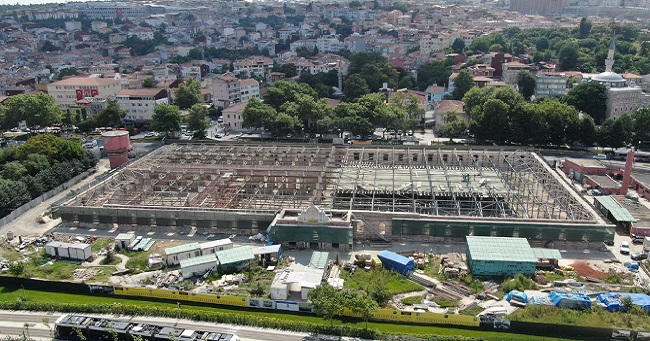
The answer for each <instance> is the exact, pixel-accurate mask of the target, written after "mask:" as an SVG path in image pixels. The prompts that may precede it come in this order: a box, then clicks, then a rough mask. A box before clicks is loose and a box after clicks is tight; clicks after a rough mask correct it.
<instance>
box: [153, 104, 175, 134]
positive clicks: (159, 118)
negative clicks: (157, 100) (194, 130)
mask: <svg viewBox="0 0 650 341" xmlns="http://www.w3.org/2000/svg"><path fill="white" fill-rule="evenodd" d="M151 119H152V121H153V122H152V123H151V129H152V130H154V131H160V132H165V133H167V134H169V133H172V132H174V131H178V130H179V129H181V123H180V122H181V111H180V109H179V108H178V107H177V106H175V105H171V104H159V105H156V108H155V109H154V113H153V116H152V117H151Z"/></svg>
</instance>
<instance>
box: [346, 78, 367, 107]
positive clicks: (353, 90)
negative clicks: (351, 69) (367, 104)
mask: <svg viewBox="0 0 650 341" xmlns="http://www.w3.org/2000/svg"><path fill="white" fill-rule="evenodd" d="M343 93H344V94H345V98H346V99H347V100H349V101H351V100H354V99H356V98H359V97H361V96H363V95H365V94H367V93H370V88H369V87H368V83H367V82H366V80H365V79H363V77H361V75H360V74H356V73H355V74H353V75H350V77H348V78H347V79H346V80H345V82H344V83H343Z"/></svg>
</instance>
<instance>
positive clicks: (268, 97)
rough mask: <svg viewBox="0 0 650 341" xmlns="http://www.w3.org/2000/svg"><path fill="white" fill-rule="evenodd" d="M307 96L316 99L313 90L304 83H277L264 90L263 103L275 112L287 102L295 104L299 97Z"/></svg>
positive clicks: (316, 95)
mask: <svg viewBox="0 0 650 341" xmlns="http://www.w3.org/2000/svg"><path fill="white" fill-rule="evenodd" d="M301 94H303V95H309V96H311V97H313V98H318V94H317V93H316V91H315V90H314V89H312V88H311V87H310V86H309V85H307V84H305V83H297V82H289V81H277V82H275V83H274V84H273V85H272V86H269V87H268V88H266V92H265V93H264V96H263V98H264V103H266V104H268V105H270V106H271V107H272V108H273V109H275V110H276V111H278V110H280V107H281V106H282V105H283V104H285V103H287V102H296V101H297V100H298V96H299V95H301Z"/></svg>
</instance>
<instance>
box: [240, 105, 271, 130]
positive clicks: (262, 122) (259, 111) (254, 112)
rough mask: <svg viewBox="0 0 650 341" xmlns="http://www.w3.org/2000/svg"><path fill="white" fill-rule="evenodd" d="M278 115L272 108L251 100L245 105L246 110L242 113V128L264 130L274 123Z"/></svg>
mask: <svg viewBox="0 0 650 341" xmlns="http://www.w3.org/2000/svg"><path fill="white" fill-rule="evenodd" d="M277 115H278V113H277V111H276V110H275V109H273V107H272V106H270V105H268V104H265V103H262V102H261V101H260V100H258V99H255V98H251V99H250V100H249V101H248V103H246V108H244V112H243V113H242V117H243V119H244V121H243V123H242V126H244V127H249V128H265V127H268V126H269V125H270V123H271V122H274V121H275V117H276V116H277Z"/></svg>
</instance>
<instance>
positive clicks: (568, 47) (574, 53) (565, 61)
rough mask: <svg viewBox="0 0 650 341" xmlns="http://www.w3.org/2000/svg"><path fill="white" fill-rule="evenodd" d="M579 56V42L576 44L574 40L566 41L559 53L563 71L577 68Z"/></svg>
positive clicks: (558, 56)
mask: <svg viewBox="0 0 650 341" xmlns="http://www.w3.org/2000/svg"><path fill="white" fill-rule="evenodd" d="M579 57H580V54H579V53H578V44H576V42H574V41H568V42H566V43H565V44H564V46H562V48H561V49H560V52H559V53H558V55H557V59H558V61H559V64H560V69H561V70H562V71H571V70H575V69H576V66H578V58H579Z"/></svg>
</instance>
